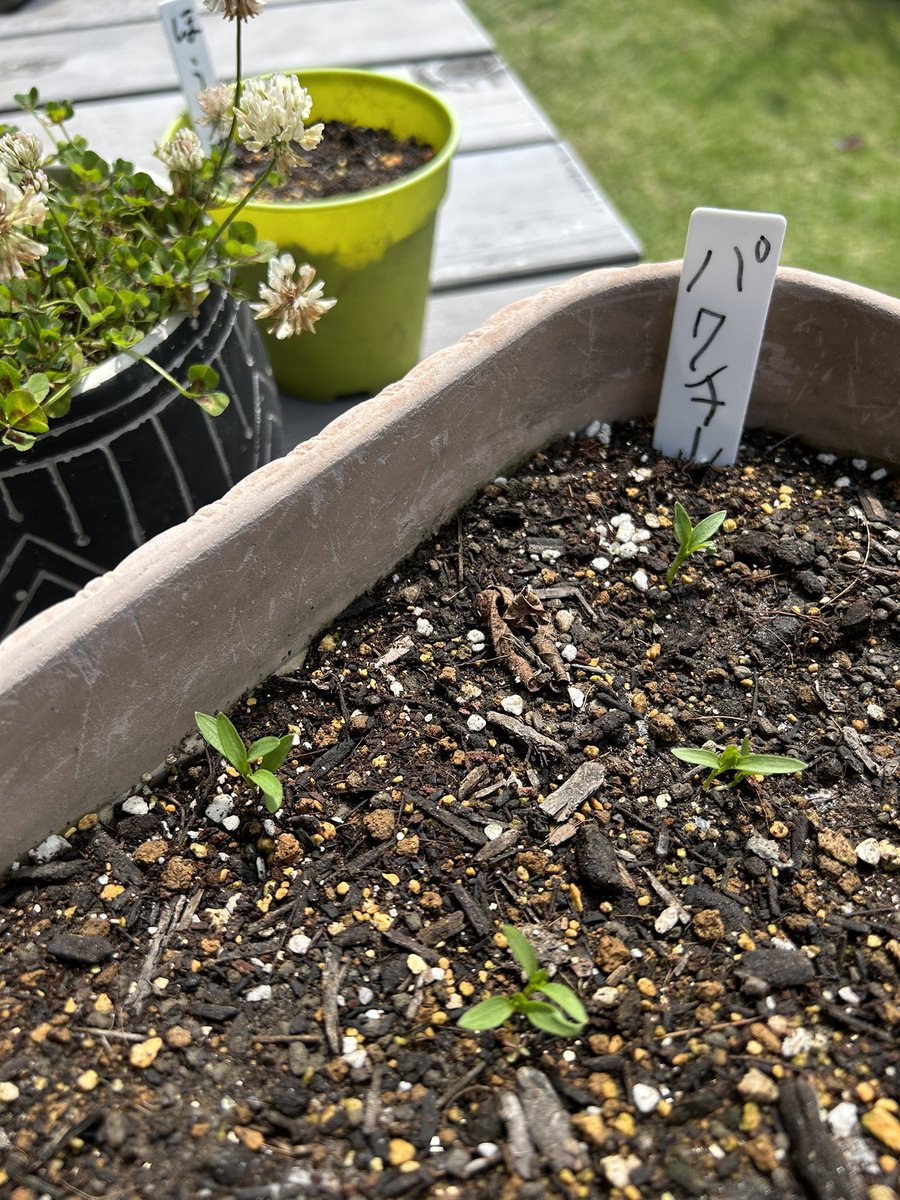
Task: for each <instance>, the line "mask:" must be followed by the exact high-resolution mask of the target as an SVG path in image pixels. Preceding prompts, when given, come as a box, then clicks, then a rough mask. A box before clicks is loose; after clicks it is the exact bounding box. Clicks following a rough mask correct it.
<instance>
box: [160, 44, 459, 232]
mask: <svg viewBox="0 0 900 1200" xmlns="http://www.w3.org/2000/svg"><path fill="white" fill-rule="evenodd" d="M275 74H289V75H296V76H297V78H298V79H299V80H300V82H301V83H302V84H303V86H304V87H306V86H307V85H306V80H310V81H311V82H312V86H310V87H309V88H307V90H308V91H309V92H310V94H313V89H314V87H315V78H316V76H318V77H319V78H320V79H322V78H326V77H329V78H336V77H342V78H347V79H350V80H353V79H358V80H360V81H361V82H365V81H369V80H373V79H374V80H377V81H382V82H386V83H389V84H391V85H395V86H396V87H397V88H400V89H402V90H403V91H405V92H407V93H409V94H410V95H415V96H418V97H419V98H420V99H421V101H422V103H423V104H428V105H430V106H431V107H432V108H435V109H437V110H439V111H440V113H441V114H442V116H444V118H445V119H446V121H447V124H448V132H447V138H446V140H445V142H444V144H443V146H441V148H440V149H439V150H437V151H436V152H435V155H434V158H432V159H430V160H429V161H428V162H427V163H423V164H422V166H421V167H416V169H415V170H414V171H410V172H409V173H408V174H406V175H403V176H401V177H400V178H399V179H394V180H392V181H391V182H390V183H380V184H377V185H376V186H375V187H370V188H365V189H363V191H360V192H352V193H351V194H350V195H347V196H328V197H325V198H324V199H320V200H257V199H256V198H255V197H254V199H253V201H252V206H253V208H254V209H259V210H260V211H263V212H265V211H269V210H276V211H284V210H285V209H292V208H301V209H303V210H305V211H309V210H321V211H332V212H334V211H338V210H341V209H350V208H355V207H356V206H357V205H359V204H363V203H365V202H366V201H367V200H368V199H369V198H370V197H371V196H372V194H373V193H374V192H377V193H378V194H379V195H389V194H390V193H391V192H398V191H401V190H403V189H404V188H408V187H410V186H412V185H413V184H416V183H418V182H419V181H420V180H424V179H429V178H430V177H431V176H432V175H437V174H438V173H439V172H440V171H442V170H443V169H444V167H445V166H446V164H447V163H448V162H449V160H450V159H451V158H452V157H453V154H454V153H455V152H456V149H457V147H458V146H459V139H460V124H459V118H458V117H457V115H456V113H455V112H454V111H453V109H452V108H451V107H450V106H449V105H448V104H447V103H445V101H444V100H442V99H441V97H440V96H438V95H437V94H436V93H435V92H432V91H430V90H429V89H428V88H424V87H422V86H421V84H418V83H413V82H412V81H411V80H408V79H401V78H400V76H399V75H391V74H390V73H389V72H386V71H364V70H360V69H359V68H355V67H310V68H308V69H307V68H303V67H292V68H291V69H290V70H288V71H281V72H275V71H266V72H263V73H261V74H258V75H256V74H254V75H253V76H252V78H254V79H267V78H269V77H270V76H271V75H275ZM313 103H315V96H314V95H313ZM186 116H187V114H183V115H182V117H180V118H179V120H178V121H176V122H175V123H174V125H173V126H172V127H171V128H170V129H169V130H167V136H168V134H170V133H171V132H172V129H175V128H177V127H178V125H179V124H180V123H181V122H182V121H184V120H185V119H186Z"/></svg>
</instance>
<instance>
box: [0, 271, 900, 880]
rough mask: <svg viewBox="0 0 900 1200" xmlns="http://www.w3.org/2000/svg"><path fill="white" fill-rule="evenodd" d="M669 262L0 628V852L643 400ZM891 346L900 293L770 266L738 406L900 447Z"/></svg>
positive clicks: (367, 419)
mask: <svg viewBox="0 0 900 1200" xmlns="http://www.w3.org/2000/svg"><path fill="white" fill-rule="evenodd" d="M680 266H681V264H680V263H679V262H672V263H664V264H650V265H646V266H639V267H624V268H609V269H605V270H601V271H595V272H591V273H589V274H586V275H581V276H579V277H577V278H575V279H572V280H570V281H568V282H565V283H562V284H558V285H556V286H554V287H552V288H548V289H546V290H545V291H543V292H540V293H539V294H537V295H536V296H533V297H530V298H528V299H526V300H521V301H518V302H517V303H515V304H512V305H510V306H508V307H507V308H505V309H502V310H501V311H500V312H498V313H496V314H495V315H494V316H493V317H491V318H490V319H489V320H488V321H487V322H486V323H485V324H484V325H482V326H481V327H480V328H479V329H477V330H475V331H473V332H472V333H470V334H467V335H466V336H465V337H463V338H462V339H460V341H458V342H457V343H455V344H454V345H453V346H450V347H448V348H447V349H445V350H442V351H439V352H438V353H437V354H435V355H433V356H432V357H431V358H429V359H426V360H425V361H424V362H422V363H420V364H419V365H418V366H417V367H416V368H414V369H413V370H412V371H411V372H410V373H409V374H408V375H407V376H406V377H405V378H404V379H402V380H400V381H399V382H398V383H395V384H392V385H391V386H390V387H388V388H386V389H385V390H384V391H383V392H382V393H380V395H379V396H377V397H375V398H374V399H373V400H371V401H367V402H366V403H364V404H361V405H359V406H358V407H357V408H355V409H353V410H351V411H349V412H347V413H345V414H344V415H342V416H340V417H339V418H337V420H335V421H333V422H332V423H331V424H330V425H328V426H327V427H326V428H325V429H324V430H323V432H322V433H320V434H319V435H318V436H317V437H315V438H312V439H311V440H309V441H308V442H304V443H301V445H299V446H298V447H296V448H295V449H294V450H293V451H292V452H291V453H290V454H288V455H287V456H286V457H285V458H282V459H277V460H275V461H273V462H271V463H269V464H268V465H267V466H265V467H263V468H261V469H260V470H258V471H256V472H255V473H254V474H252V475H250V476H248V477H247V478H245V479H243V480H242V481H241V482H240V483H238V484H237V485H236V486H235V487H234V488H232V490H231V491H230V492H229V493H228V494H227V495H226V496H225V497H223V498H222V499H221V500H218V501H216V502H215V503H213V504H210V505H208V506H206V507H205V508H203V509H200V510H199V511H198V512H197V513H195V514H194V516H193V517H191V518H190V519H189V520H187V521H186V522H184V523H183V524H182V525H180V526H177V527H175V528H173V529H170V530H167V531H166V532H164V533H161V534H159V535H158V536H157V537H155V538H153V539H152V540H151V541H149V542H147V543H146V544H145V545H143V546H141V547H140V548H139V549H137V550H136V551H135V552H134V553H133V554H131V555H130V556H129V557H128V558H127V559H125V560H124V562H123V563H121V564H120V565H119V566H118V567H116V568H115V569H114V570H112V571H111V572H109V573H108V574H107V575H105V576H103V577H101V578H99V579H97V580H94V581H92V582H91V583H89V584H88V585H87V587H86V588H85V589H84V590H83V591H82V592H81V593H79V595H77V596H75V597H73V598H72V599H69V600H66V601H63V602H62V603H60V604H58V605H56V606H55V607H53V608H50V609H47V610H46V611H45V612H43V613H41V614H39V615H38V616H36V617H34V618H33V619H32V620H30V621H28V622H27V623H26V624H24V625H23V626H21V627H20V628H19V629H18V630H17V631H15V632H14V633H13V634H11V635H10V636H9V637H8V638H7V639H6V640H5V641H4V643H3V652H2V654H0V713H2V714H3V723H4V733H5V735H6V740H7V743H8V744H10V745H14V746H15V747H16V753H15V754H12V755H8V756H6V761H3V762H0V797H2V798H3V799H2V803H3V805H4V826H3V828H4V840H3V842H0V866H2V864H3V863H4V862H8V861H9V859H10V858H11V857H12V856H13V854H14V853H15V852H16V851H17V850H19V849H21V848H22V847H23V846H27V845H30V844H33V843H34V842H35V841H37V840H39V837H41V836H44V835H45V834H46V833H47V832H49V831H50V830H51V829H53V828H59V827H61V826H63V825H64V824H65V823H66V822H68V821H70V820H72V819H75V818H77V817H78V816H80V815H82V814H83V813H84V812H86V811H91V810H96V809H97V808H98V807H100V806H102V805H103V804H105V803H107V802H108V801H110V800H112V799H114V798H115V797H116V796H117V795H121V794H122V792H123V791H124V789H125V788H127V787H128V786H130V785H132V784H134V782H135V781H136V780H137V778H138V777H139V776H140V774H141V773H142V772H144V771H147V770H150V769H153V768H154V767H155V766H156V765H157V764H158V763H161V762H162V760H163V758H164V757H165V755H166V754H167V753H168V752H169V751H170V750H171V748H172V746H173V745H175V744H176V743H177V741H178V740H179V738H181V737H182V736H183V735H184V734H185V733H186V732H187V731H188V730H189V729H190V728H191V725H192V714H193V712H194V711H195V710H197V709H199V710H201V711H205V712H210V711H213V710H214V709H215V708H216V707H221V708H224V707H227V706H228V705H229V704H231V703H232V702H233V701H234V700H236V699H237V698H238V696H239V695H240V694H241V693H242V692H244V691H245V690H246V689H247V688H249V687H252V686H254V685H255V684H256V683H257V682H258V681H259V680H260V679H263V678H265V677H266V676H267V675H269V674H271V673H272V672H273V671H277V670H278V669H279V668H282V667H284V666H285V665H286V664H288V663H289V662H291V660H294V659H295V658H296V656H297V655H298V654H300V653H301V652H303V651H305V649H306V647H307V646H308V644H309V642H310V641H311V639H312V638H313V636H314V635H315V634H316V633H317V632H318V631H319V630H321V629H322V628H324V627H326V626H327V625H328V623H329V622H331V621H332V620H333V619H334V618H335V617H336V616H337V615H338V614H339V613H340V612H342V611H343V609H344V608H346V606H347V604H349V603H350V602H351V601H352V600H353V599H354V598H355V597H356V596H358V595H359V594H360V593H362V592H363V591H365V589H366V588H367V587H369V586H370V585H371V584H372V583H373V582H374V581H375V580H376V579H378V578H380V577H381V576H382V575H384V574H386V573H387V572H388V571H390V570H392V569H393V568H394V567H395V565H396V563H397V562H399V561H400V560H401V559H402V558H403V557H404V556H405V555H406V554H407V553H408V552H410V551H411V550H412V549H413V548H414V547H415V546H416V545H417V544H418V543H419V542H420V541H421V539H422V537H424V536H425V535H426V534H427V533H429V532H431V531H432V530H434V529H435V528H437V527H438V526H439V525H440V524H441V523H442V522H443V521H444V520H446V519H447V518H448V517H450V516H451V515H452V513H453V512H455V511H456V510H457V509H458V508H459V506H460V505H461V504H462V503H464V502H465V501H466V500H467V499H468V498H469V497H470V496H471V495H472V494H473V493H474V492H475V491H476V490H477V489H478V488H479V487H480V486H482V485H483V484H484V483H485V482H487V481H488V480H490V479H491V478H493V477H494V476H496V475H497V474H499V473H500V472H501V471H502V470H503V469H504V468H508V467H509V465H510V464H511V463H512V462H514V461H515V460H516V459H521V458H523V457H525V456H526V455H527V454H529V453H532V452H533V451H534V450H537V449H538V448H539V447H540V446H542V445H545V444H546V443H547V442H549V441H551V440H552V439H553V438H555V437H558V436H564V435H565V434H566V433H567V432H568V431H569V430H571V429H577V428H584V427H586V426H587V425H588V424H589V423H590V422H591V421H592V420H596V419H598V418H599V419H600V420H604V421H614V420H620V419H628V418H629V417H638V416H640V417H643V416H648V415H651V414H652V412H653V411H654V408H655V403H656V401H657V400H658V395H659V383H660V380H661V374H662V364H663V362H664V358H665V349H666V344H667V339H668V331H669V328H670V326H671V316H672V311H673V309H674V303H675V294H676V288H677V282H678V276H679V271H680ZM898 342H900V300H897V299H894V298H892V297H888V296H883V295H881V294H880V293H878V292H874V291H871V290H869V289H866V288H862V287H858V286H856V285H852V284H846V283H843V282H841V281H840V280H838V279H834V278H831V277H827V276H821V275H814V274H811V273H809V272H806V271H802V270H797V269H790V268H782V269H780V270H779V273H778V277H777V280H776V289H775V294H774V297H773V308H772V310H771V313H770V328H769V327H767V340H766V341H765V342H764V346H763V357H762V359H761V367H760V374H762V375H763V376H764V377H765V378H764V380H763V382H764V384H765V386H764V387H763V389H762V390H763V392H764V393H767V394H764V395H762V396H761V397H760V398H759V400H756V399H752V400H751V419H750V421H749V422H748V424H751V425H757V426H758V425H764V426H766V425H767V426H768V427H769V428H772V429H774V430H776V431H782V430H787V431H788V432H789V433H790V432H793V433H798V434H799V436H801V437H803V438H806V439H807V440H808V441H811V442H812V443H813V444H816V443H818V444H819V446H820V447H821V448H823V449H824V448H828V449H831V448H834V442H835V430H837V432H838V434H839V436H840V437H841V438H842V439H843V448H842V449H841V450H840V452H841V453H842V454H844V455H847V456H848V457H852V456H855V455H857V454H858V455H859V456H863V455H865V456H867V457H870V458H877V457H881V458H885V457H886V458H887V459H888V461H891V462H893V463H894V464H900V359H898V356H897V353H896V346H897V344H898ZM836 345H837V346H838V353H837V354H835V346H836ZM843 345H846V347H847V349H846V353H841V351H840V347H841V346H843ZM555 367H558V368H559V370H555V369H554V368H555ZM825 368H827V369H825ZM563 370H565V371H567V372H568V373H569V375H568V377H567V378H565V383H566V386H565V387H563V388H561V387H560V386H559V381H560V378H562V377H563V376H562V371H563ZM803 370H807V374H808V372H809V371H810V370H817V371H819V376H818V380H819V382H820V383H821V386H818V384H817V385H816V386H810V385H809V380H808V379H807V378H805V377H804V376H803V374H802V371H803ZM832 375H833V376H834V378H830V376H832ZM798 381H799V383H798ZM829 389H830V390H829ZM754 405H755V406H756V413H755V415H754V412H753V406H754ZM359 497H363V503H361V504H360V503H359ZM210 706H212V708H211V707H210ZM42 713H47V714H50V715H51V718H52V731H51V732H49V733H48V730H47V723H46V722H44V721H42V720H41V719H40V716H38V717H37V718H36V716H35V714H42ZM48 719H50V718H48ZM51 736H52V739H53V755H52V756H48V754H47V741H48V740H49V738H50V737H51ZM36 761H37V762H41V763H42V764H43V763H46V764H47V766H46V772H45V775H44V777H43V778H42V780H41V786H40V788H39V789H35V787H34V774H33V764H34V762H36Z"/></svg>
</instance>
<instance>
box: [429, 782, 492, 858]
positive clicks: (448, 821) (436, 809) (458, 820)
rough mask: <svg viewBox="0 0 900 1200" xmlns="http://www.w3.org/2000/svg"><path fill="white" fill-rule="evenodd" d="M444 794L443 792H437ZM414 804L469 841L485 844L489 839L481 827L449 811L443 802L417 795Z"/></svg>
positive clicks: (480, 844)
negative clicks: (437, 802) (478, 827)
mask: <svg viewBox="0 0 900 1200" xmlns="http://www.w3.org/2000/svg"><path fill="white" fill-rule="evenodd" d="M437 794H439V795H442V794H443V793H437ZM413 802H414V804H415V805H416V807H417V808H419V809H421V811H422V812H424V813H427V814H428V816H429V817H433V818H434V819H435V820H436V821H440V822H441V823H442V824H443V825H446V826H448V828H450V829H452V830H453V832H454V833H458V834H459V836H460V837H461V838H465V840H466V841H467V842H473V843H474V844H475V845H476V846H483V845H484V844H485V842H486V841H487V838H486V837H485V835H484V834H483V833H482V832H481V830H480V829H476V827H475V826H474V825H472V824H471V823H470V822H469V821H464V820H463V819H462V817H457V816H456V815H455V814H454V813H451V812H448V811H447V809H446V808H444V806H443V805H441V804H436V803H435V802H434V801H433V800H432V799H430V798H427V799H426V797H424V796H417V797H415V799H414V801H413Z"/></svg>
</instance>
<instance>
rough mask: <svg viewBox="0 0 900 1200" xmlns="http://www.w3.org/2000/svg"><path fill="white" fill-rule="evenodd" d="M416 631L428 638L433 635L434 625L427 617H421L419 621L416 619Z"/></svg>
mask: <svg viewBox="0 0 900 1200" xmlns="http://www.w3.org/2000/svg"><path fill="white" fill-rule="evenodd" d="M416 633H418V634H420V635H421V636H422V637H426V638H428V637H431V635H432V634H433V633H434V626H433V625H432V623H431V622H430V621H429V620H428V619H427V617H419V619H418V621H416Z"/></svg>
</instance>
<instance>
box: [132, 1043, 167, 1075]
mask: <svg viewBox="0 0 900 1200" xmlns="http://www.w3.org/2000/svg"><path fill="white" fill-rule="evenodd" d="M162 1045H163V1040H162V1038H161V1037H151V1038H147V1040H146V1041H143V1042H136V1043H135V1044H134V1045H133V1046H132V1047H131V1050H130V1051H129V1054H128V1059H129V1062H130V1063H131V1065H132V1066H133V1067H135V1068H137V1070H139V1071H145V1070H146V1069H147V1067H152V1066H153V1063H154V1062H155V1061H156V1056H157V1054H159V1052H160V1050H162Z"/></svg>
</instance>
